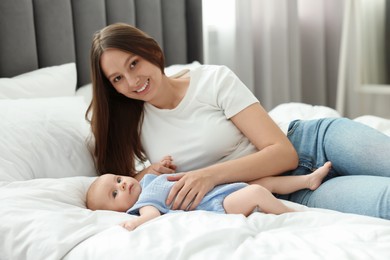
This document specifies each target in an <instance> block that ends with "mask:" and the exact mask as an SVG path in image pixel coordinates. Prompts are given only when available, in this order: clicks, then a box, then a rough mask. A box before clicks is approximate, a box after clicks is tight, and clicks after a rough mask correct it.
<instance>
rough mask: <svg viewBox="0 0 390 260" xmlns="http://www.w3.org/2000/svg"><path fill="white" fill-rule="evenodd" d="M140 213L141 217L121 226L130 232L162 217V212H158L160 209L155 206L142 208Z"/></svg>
mask: <svg viewBox="0 0 390 260" xmlns="http://www.w3.org/2000/svg"><path fill="white" fill-rule="evenodd" d="M139 213H140V216H139V217H137V218H132V219H130V220H128V221H125V222H123V223H122V224H121V226H122V227H124V228H126V229H127V230H129V231H132V230H134V229H136V228H137V227H138V226H140V225H142V224H143V223H145V222H147V221H149V220H152V219H154V218H157V217H159V216H161V213H160V211H158V209H157V208H155V207H153V206H145V207H142V208H140V210H139Z"/></svg>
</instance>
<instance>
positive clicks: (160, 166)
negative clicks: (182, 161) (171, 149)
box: [148, 155, 176, 175]
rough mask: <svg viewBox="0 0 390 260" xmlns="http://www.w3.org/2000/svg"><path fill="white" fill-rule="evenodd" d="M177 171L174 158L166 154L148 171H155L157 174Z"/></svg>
mask: <svg viewBox="0 0 390 260" xmlns="http://www.w3.org/2000/svg"><path fill="white" fill-rule="evenodd" d="M175 171H176V165H175V164H174V163H173V158H172V156H170V155H167V156H164V158H163V159H162V160H161V161H159V162H157V163H152V164H151V165H150V166H149V169H148V173H154V174H157V175H160V174H165V173H174V172H175Z"/></svg>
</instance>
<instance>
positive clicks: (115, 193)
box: [112, 190, 118, 199]
mask: <svg viewBox="0 0 390 260" xmlns="http://www.w3.org/2000/svg"><path fill="white" fill-rule="evenodd" d="M116 195H118V191H117V190H114V191H113V192H112V196H113V197H114V199H115V197H116Z"/></svg>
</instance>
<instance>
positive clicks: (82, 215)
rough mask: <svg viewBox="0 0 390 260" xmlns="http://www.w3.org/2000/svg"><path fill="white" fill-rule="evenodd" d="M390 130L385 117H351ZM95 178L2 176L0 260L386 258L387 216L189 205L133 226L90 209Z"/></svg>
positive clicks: (310, 114) (313, 113) (309, 111)
mask: <svg viewBox="0 0 390 260" xmlns="http://www.w3.org/2000/svg"><path fill="white" fill-rule="evenodd" d="M270 115H271V116H272V117H273V118H274V119H275V121H277V122H278V124H279V125H284V124H285V123H286V122H287V121H289V120H291V118H302V119H312V118H316V117H324V116H328V117H330V116H332V117H334V116H339V115H338V114H337V112H335V111H334V110H332V109H330V108H327V107H319V106H315V107H313V106H311V105H306V104H298V103H289V104H283V105H281V106H278V107H276V108H275V109H274V110H273V111H270ZM355 120H357V121H360V122H362V123H366V124H368V125H371V126H372V127H375V128H378V129H380V130H381V131H383V132H385V133H388V134H389V135H390V121H389V120H386V119H382V118H376V117H372V116H365V117H360V118H357V119H355ZM94 178H95V177H87V176H78V177H67V178H40V179H33V180H24V181H12V182H10V181H3V182H0V223H1V225H0V240H1V241H2V243H1V245H0V259H148V260H149V259H159V260H163V259H169V260H171V259H202V260H203V259H240V260H241V259H332V260H333V259H390V221H388V220H382V219H378V218H372V217H367V216H359V215H354V214H345V213H339V212H336V211H330V210H323V209H314V208H307V207H305V206H302V205H299V204H295V203H291V202H288V201H283V202H284V203H286V204H288V205H290V206H291V207H294V208H296V209H300V210H301V212H294V213H287V214H282V215H272V214H263V213H258V212H256V213H253V214H252V215H250V216H249V217H247V218H245V217H244V216H242V215H221V214H217V213H212V212H205V211H195V212H182V213H175V214H167V215H163V216H161V217H159V218H157V219H154V220H153V221H150V222H148V223H146V224H144V225H142V226H140V227H139V228H137V229H136V230H135V231H133V232H128V231H127V230H125V229H123V228H121V227H120V226H119V225H118V224H119V223H121V222H122V221H124V220H126V219H129V218H132V217H134V216H130V215H128V214H125V213H119V212H112V211H90V210H88V209H86V208H85V193H86V190H87V188H88V186H89V184H90V183H91V182H92V181H93V180H94Z"/></svg>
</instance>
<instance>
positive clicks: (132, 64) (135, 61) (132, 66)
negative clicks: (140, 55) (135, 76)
mask: <svg viewBox="0 0 390 260" xmlns="http://www.w3.org/2000/svg"><path fill="white" fill-rule="evenodd" d="M137 63H138V60H134V61H133V62H132V63H130V68H131V69H134V68H135V66H136V65H137Z"/></svg>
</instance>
